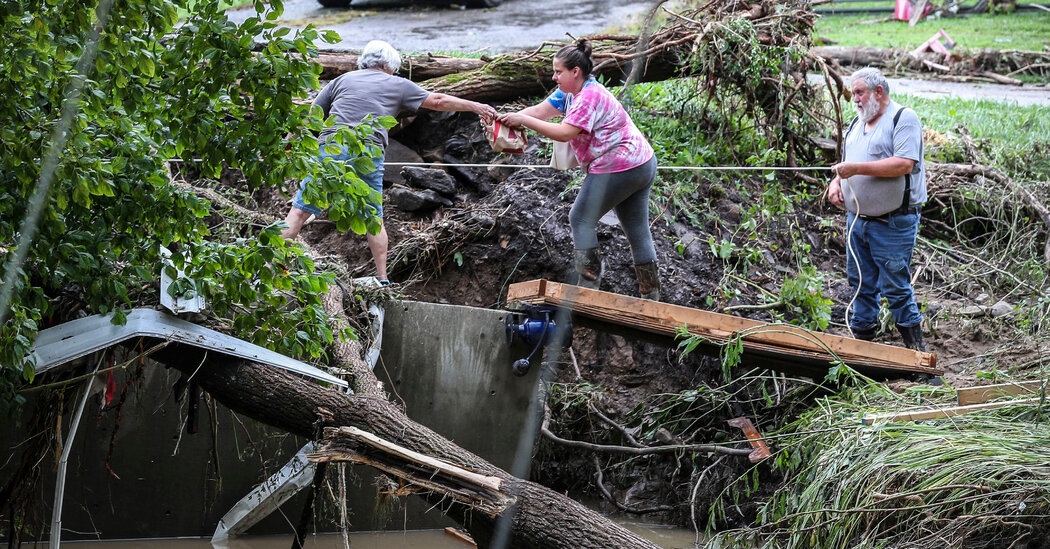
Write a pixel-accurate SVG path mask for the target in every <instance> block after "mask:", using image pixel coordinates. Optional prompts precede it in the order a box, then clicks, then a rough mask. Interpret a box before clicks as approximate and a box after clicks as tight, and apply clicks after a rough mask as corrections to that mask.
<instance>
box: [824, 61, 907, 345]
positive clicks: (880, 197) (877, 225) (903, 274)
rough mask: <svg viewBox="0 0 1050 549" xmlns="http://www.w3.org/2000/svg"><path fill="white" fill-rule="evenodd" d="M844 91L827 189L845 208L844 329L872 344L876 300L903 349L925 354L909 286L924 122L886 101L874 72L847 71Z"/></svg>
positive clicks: (879, 75)
mask: <svg viewBox="0 0 1050 549" xmlns="http://www.w3.org/2000/svg"><path fill="white" fill-rule="evenodd" d="M850 89H851V90H852V92H853V103H854V104H855V105H856V108H857V117H856V118H854V119H853V122H851V123H850V125H849V128H848V129H847V130H846V134H845V136H844V141H845V144H844V152H845V158H844V159H843V162H841V163H839V164H836V165H834V166H832V168H831V169H832V171H834V173H835V177H834V179H832V180H831V183H830V185H829V186H828V199H829V200H830V201H831V202H832V203H833V204H836V205H838V206H841V207H845V208H846V210H847V213H846V227H847V237H848V242H847V247H848V249H847V253H846V273H847V276H848V278H849V283H850V287H852V288H853V290H854V296H855V297H854V299H853V313H852V316H851V318H849V319H848V320H849V325H850V331H851V332H852V333H853V336H854V337H855V338H857V339H864V340H868V341H870V340H872V339H874V338H875V334H876V331H877V329H878V319H879V301H880V298H886V301H887V302H888V304H889V310H890V313H891V314H892V315H893V321H894V323H895V324H896V325H897V330H898V331H899V332H900V334H901V337H902V338H903V340H904V345H905V346H906V347H908V348H909V349H915V350H919V351H925V350H926V344H925V342H924V341H923V338H922V313H921V312H920V311H919V307H918V305H917V304H916V303H915V296H914V291H913V289H912V286H911V256H912V251H913V249H914V248H915V237H916V235H917V233H918V227H919V217H920V212H921V210H922V205H923V204H924V203H925V202H926V170H925V165H924V163H923V140H922V124H921V123H920V122H919V116H918V115H917V114H916V113H915V111H913V110H912V109H909V108H906V107H902V106H900V105H898V104H897V103H895V102H894V101H893V100H891V99H890V85H889V82H887V81H886V77H885V76H883V75H882V73H881V72H879V70H878V69H874V68H871V67H865V68H863V69H861V70H859V71H857V72H855V73H853V77H852V78H851V82H850Z"/></svg>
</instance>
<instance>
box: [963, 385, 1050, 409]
mask: <svg viewBox="0 0 1050 549" xmlns="http://www.w3.org/2000/svg"><path fill="white" fill-rule="evenodd" d="M1045 387H1046V381H1023V382H1021V383H1000V384H998V385H982V386H980V387H962V388H959V389H957V390H956V391H955V392H956V394H957V395H958V397H959V405H960V406H966V405H969V404H982V403H985V402H988V401H989V400H992V399H993V398H999V397H1004V396H1014V395H1023V394H1028V393H1038V392H1039V391H1041V390H1045Z"/></svg>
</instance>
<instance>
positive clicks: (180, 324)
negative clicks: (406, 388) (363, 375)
mask: <svg viewBox="0 0 1050 549" xmlns="http://www.w3.org/2000/svg"><path fill="white" fill-rule="evenodd" d="M112 319H113V316H112V315H94V316H89V317H85V318H81V319H78V320H73V321H71V322H66V323H64V324H60V325H58V326H54V327H52V328H48V329H46V330H41V331H40V332H39V333H38V334H37V338H36V342H35V343H34V345H33V351H32V353H31V354H32V356H33V357H34V358H35V359H36V372H37V374H40V373H42V372H46V371H48V370H50V369H52V368H54V367H56V366H60V365H62V364H65V363H67V362H69V361H71V360H74V359H77V358H80V357H82V356H85V355H88V354H91V353H93V352H95V351H100V350H102V349H105V348H107V347H111V346H113V345H116V344H117V343H120V342H122V341H125V340H128V339H131V338H133V337H142V336H146V337H156V338H160V339H166V340H169V341H176V342H179V343H185V344H187V345H193V346H195V347H201V348H204V349H209V350H212V351H217V352H220V353H223V354H227V355H232V356H236V357H240V358H243V359H245V360H251V361H253V362H259V363H262V364H269V365H270V366H275V367H277V368H281V369H284V370H287V371H289V372H293V373H296V374H299V375H302V376H305V377H309V378H312V379H315V380H318V381H324V382H326V383H331V384H333V385H337V386H339V387H343V388H348V387H349V384H348V383H347V382H346V381H344V380H342V379H339V378H337V377H335V376H333V375H331V374H329V373H327V372H325V371H322V370H320V369H318V368H315V367H313V366H311V365H309V364H307V363H305V362H300V361H298V360H295V359H292V358H288V357H286V356H284V355H282V354H279V353H275V352H273V351H271V350H269V349H265V348H263V347H260V346H258V345H255V344H252V343H248V342H247V341H242V340H240V339H237V338H235V337H233V336H230V335H227V334H224V333H221V332H217V331H215V330H212V329H209V328H205V327H203V326H198V325H196V324H194V323H192V322H188V321H185V320H182V319H180V318H178V317H175V316H172V315H170V314H167V313H165V312H162V311H156V310H153V309H133V310H132V311H131V312H130V313H129V314H128V319H127V323H125V324H124V325H122V326H121V325H118V324H113V322H112Z"/></svg>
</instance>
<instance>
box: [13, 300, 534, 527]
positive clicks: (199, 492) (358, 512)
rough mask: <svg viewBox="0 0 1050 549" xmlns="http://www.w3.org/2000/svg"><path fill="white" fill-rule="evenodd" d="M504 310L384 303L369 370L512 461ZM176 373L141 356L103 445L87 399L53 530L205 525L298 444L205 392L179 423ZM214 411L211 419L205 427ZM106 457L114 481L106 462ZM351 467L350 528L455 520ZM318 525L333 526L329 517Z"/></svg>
mask: <svg viewBox="0 0 1050 549" xmlns="http://www.w3.org/2000/svg"><path fill="white" fill-rule="evenodd" d="M504 315H505V313H503V312H501V311H493V310H487V309H475V308H470V307H459V306H450V305H433V304H426V303H414V302H404V303H390V304H388V306H387V316H386V322H385V330H384V336H383V341H384V349H383V352H382V355H381V359H380V362H379V364H378V365H377V366H376V374H377V376H378V377H379V379H380V380H382V381H383V382H384V383H385V385H386V387H387V390H388V392H391V393H395V394H394V396H393V398H394V399H395V400H397V401H401V402H404V405H405V407H406V409H407V412H408V415H409V417H411V418H413V419H414V420H416V421H418V422H420V423H423V424H424V425H427V426H428V427H430V428H432V429H434V430H435V431H437V432H438V433H441V434H442V435H444V436H446V437H448V438H450V439H452V440H453V441H455V442H457V443H458V444H460V445H461V446H463V447H464V448H466V449H468V450H470V451H472V452H474V453H476V454H478V455H480V456H482V457H484V458H486V459H488V460H490V461H492V462H493V463H494V464H495V465H497V466H499V467H502V468H504V469H509V468H510V466H511V464H512V462H513V455H514V451H515V450H516V448H517V444H518V440H519V437H520V435H521V428H522V425H523V424H524V420H525V413H526V410H528V405H529V397H530V394H531V391H532V390H533V388H534V385H535V383H536V378H537V374H538V372H537V370H538V369H539V368H538V367H534V368H533V369H532V371H530V373H529V375H528V376H525V377H521V378H519V377H515V376H513V374H512V373H511V367H510V365H511V363H512V362H513V359H515V358H520V357H523V356H525V355H526V354H527V353H528V351H529V349H527V348H523V347H517V348H515V349H508V347H507V345H506V343H505V336H504V320H503V319H504ZM178 375H179V374H178V373H177V372H173V371H170V370H167V369H165V368H164V367H163V366H160V365H157V364H149V365H147V367H146V368H145V369H144V370H143V376H142V378H141V379H140V380H138V381H136V382H135V383H133V384H132V385H131V386H130V387H129V388H128V392H127V395H128V400H127V403H126V404H125V406H124V408H123V409H122V411H121V413H120V427H119V429H118V430H117V436H116V441H115V443H114V445H113V448H112V452H111V451H110V438H111V435H112V433H113V431H114V429H115V424H116V414H115V412H114V411H112V410H109V411H105V410H104V409H103V404H102V395H101V394H96V395H94V396H93V397H92V398H91V399H90V400H89V404H88V407H87V409H86V410H85V413H84V418H83V419H82V421H81V426H80V430H79V432H78V433H77V438H76V441H75V443H74V447H73V451H72V454H71V460H70V464H69V469H68V478H67V489H66V495H65V505H64V507H63V509H64V512H63V526H64V530H65V531H64V533H63V539H68V540H73V539H84V538H96V537H101V538H110V539H112V538H139V537H171V536H210V535H211V533H212V532H213V531H214V528H215V524H216V522H217V521H218V519H219V518H220V517H221V516H222V515H223V514H225V513H226V511H228V510H229V509H230V506H232V505H233V504H234V503H235V502H236V501H237V500H239V499H240V498H241V497H242V496H244V495H245V494H246V493H247V492H248V491H250V490H251V489H252V488H253V487H254V486H255V485H257V484H258V483H259V482H261V481H262V480H263V479H264V478H265V477H266V475H269V474H271V473H273V472H274V471H275V470H276V469H277V468H279V467H280V466H282V465H283V464H284V463H286V462H287V461H288V460H289V459H290V458H291V457H292V456H293V455H294V453H295V452H296V451H297V450H298V449H299V448H300V447H301V446H302V445H303V444H304V443H305V441H304V440H300V439H298V438H297V437H292V436H290V435H287V434H285V433H281V432H276V431H274V430H272V429H270V428H268V427H265V426H263V425H260V424H257V423H255V422H254V421H252V420H250V419H248V418H244V417H239V416H236V415H235V414H234V413H233V412H231V411H230V410H228V409H226V408H224V407H222V406H221V405H216V406H214V408H213V413H212V414H211V415H209V413H208V410H207V408H206V407H205V405H204V403H203V402H202V404H201V408H200V430H199V432H198V433H197V434H195V435H189V434H186V433H185V432H184V430H183V422H184V420H185V404H183V405H181V406H180V405H177V404H175V402H174V400H173V398H172V391H171V386H172V384H173V383H174V382H175V381H176V379H177V378H178ZM124 379H125V377H124V374H121V373H118V374H117V378H116V380H117V382H118V387H120V386H121V385H123V383H124ZM74 394H75V391H68V392H67V397H66V399H67V400H70V401H71V400H73V399H74V398H75V397H74ZM32 406H33V404H32V403H31V404H30V407H29V408H27V410H26V411H27V415H26V416H24V417H23V418H22V419H21V420H19V421H18V422H15V423H13V424H12V423H5V424H4V425H2V426H0V449H4V450H6V452H5V453H8V454H9V455H12V456H17V457H15V459H19V458H20V456H21V452H20V451H19V450H18V443H19V442H20V441H22V440H24V439H25V438H26V437H27V436H29V435H30V434H31V427H29V426H28V425H26V423H27V421H28V418H29V416H28V412H31V410H32ZM70 415H71V414H69V413H68V412H67V413H66V414H65V415H64V416H63V418H62V420H63V422H64V426H63V433H66V432H68V420H69V416H70ZM211 417H214V419H215V423H216V425H217V430H216V431H215V433H214V434H213V433H212V428H211V424H212V420H211ZM180 432H181V433H182V434H181V435H180ZM213 441H215V442H216V445H214V450H213ZM257 450H259V451H257ZM260 451H261V453H262V455H263V458H264V459H265V461H266V466H265V467H264V466H263V465H262V464H261V460H260V455H259V453H260ZM107 455H109V456H110V460H109V465H110V468H111V469H112V470H113V472H114V473H115V474H116V475H117V477H119V478H117V477H114V476H113V475H111V474H110V473H109V472H107V471H106V468H105V463H106V457H107ZM215 457H217V458H218V467H217V468H216V467H215V459H214V458H215ZM15 463H16V462H15V461H13V460H11V461H6V463H0V481H2V482H6V480H7V479H8V478H10V474H11V470H12V467H13V465H14V464H15ZM54 465H55V460H54V459H51V458H48V459H47V460H44V461H43V462H41V464H40V467H42V468H44V471H43V478H44V486H43V487H42V489H41V490H39V491H38V494H39V495H40V501H39V506H38V511H39V513H40V515H39V516H38V517H37V519H36V520H39V521H40V522H39V524H33V525H30V530H31V531H33V532H38V531H40V529H41V528H45V527H46V525H47V524H49V522H50V513H51V502H52V498H53V496H54V488H53V486H52V483H53V480H54ZM351 469H352V470H350V472H349V474H348V484H349V489H348V492H350V495H349V498H348V499H349V507H350V509H351V512H352V515H351V517H350V522H351V528H352V529H354V530H375V529H382V528H391V529H401V528H403V527H406V526H407V527H408V528H410V529H411V528H429V527H438V526H445V525H449V524H451V522H450V521H448V520H447V519H445V518H443V517H441V516H440V514H439V513H438V512H437V511H433V512H431V513H428V514H427V515H426V516H425V517H424V516H423V515H424V511H426V510H427V509H428V506H425V505H424V504H423V502H419V501H416V498H406V499H404V500H402V503H401V504H400V505H394V506H388V507H386V508H385V511H384V512H381V513H378V514H377V513H375V509H376V506H377V505H376V504H377V496H376V491H375V489H374V487H373V482H374V474H373V472H372V470H370V469H367V468H351ZM334 473H335V468H334V467H330V468H329V479H330V480H331V483H332V487H333V489H335V478H336V477H335V475H334ZM327 499H328V498H327V497H323V498H321V500H319V501H321V504H322V505H321V506H322V511H321V512H322V514H323V515H324V516H327V517H332V516H334V515H335V513H334V511H335V510H334V508H333V507H332V505H331V504H330V503H326V502H325V501H323V500H327ZM329 501H330V500H329ZM303 502H304V498H303V497H302V494H300V496H299V497H296V498H293V499H292V500H291V501H289V502H288V503H287V504H285V505H284V507H283V508H282V512H283V516H282V514H280V513H275V514H273V515H271V516H270V517H269V518H268V519H267V520H266V521H264V522H263V523H260V524H259V525H258V526H257V527H255V528H253V529H252V530H250V531H249V533H253V534H263V533H291V531H292V529H293V528H294V524H295V523H297V522H298V520H299V516H300V513H301V509H302V506H303ZM5 523H6V521H5ZM5 526H6V524H5ZM321 528H322V529H332V528H333V526H332V524H331V523H330V522H328V523H326V524H323V525H322V526H321ZM6 534H7V532H6V528H0V540H5V539H6Z"/></svg>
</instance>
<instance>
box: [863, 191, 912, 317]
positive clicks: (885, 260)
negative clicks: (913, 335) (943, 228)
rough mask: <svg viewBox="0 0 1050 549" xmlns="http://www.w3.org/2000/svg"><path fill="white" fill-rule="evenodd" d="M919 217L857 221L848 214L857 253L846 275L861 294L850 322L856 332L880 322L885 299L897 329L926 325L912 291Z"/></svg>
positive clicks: (909, 216) (905, 216)
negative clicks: (882, 303)
mask: <svg viewBox="0 0 1050 549" xmlns="http://www.w3.org/2000/svg"><path fill="white" fill-rule="evenodd" d="M919 217H920V216H919V214H915V213H913V214H908V215H898V216H894V217H890V218H889V219H885V220H878V219H864V218H863V217H862V218H859V219H857V217H856V214H854V213H852V212H847V214H846V229H847V231H848V230H849V227H851V226H852V227H853V232H852V234H848V238H849V245H850V247H851V249H852V250H853V253H847V254H846V274H847V276H848V277H849V285H850V288H851V289H852V290H853V292H854V293H857V299H856V300H855V301H854V303H853V315H852V318H850V326H851V327H852V328H853V330H854V331H856V330H860V329H864V328H868V327H870V326H871V325H873V324H875V323H876V322H878V319H879V300H880V298H883V297H884V298H886V301H887V302H888V303H889V309H890V313H892V314H893V322H894V323H896V325H897V326H901V327H909V326H915V325H917V324H919V323H920V322H922V313H920V312H919V306H918V305H916V304H915V295H914V292H913V291H912V287H911V254H912V250H913V249H915V236H916V233H917V232H918V229H919ZM854 220H856V224H855V225H854ZM854 256H855V257H854ZM858 285H859V286H860V292H857V286H858Z"/></svg>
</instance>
